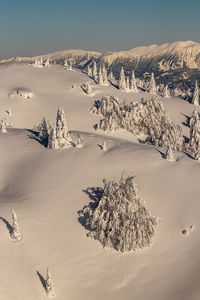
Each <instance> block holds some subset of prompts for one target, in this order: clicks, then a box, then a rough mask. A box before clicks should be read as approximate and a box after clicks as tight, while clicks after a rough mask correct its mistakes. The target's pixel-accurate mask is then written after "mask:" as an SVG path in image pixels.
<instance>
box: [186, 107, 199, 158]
mask: <svg viewBox="0 0 200 300" xmlns="http://www.w3.org/2000/svg"><path fill="white" fill-rule="evenodd" d="M194 114H195V112H194ZM199 143H200V120H199V116H197V117H196V118H195V117H193V120H192V121H191V126H190V141H189V149H190V151H191V152H192V153H196V151H197V150H198V146H199Z"/></svg>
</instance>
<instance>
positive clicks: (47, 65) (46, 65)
mask: <svg viewBox="0 0 200 300" xmlns="http://www.w3.org/2000/svg"><path fill="white" fill-rule="evenodd" d="M44 65H45V67H50V61H49V58H47V60H46V61H45V63H44Z"/></svg>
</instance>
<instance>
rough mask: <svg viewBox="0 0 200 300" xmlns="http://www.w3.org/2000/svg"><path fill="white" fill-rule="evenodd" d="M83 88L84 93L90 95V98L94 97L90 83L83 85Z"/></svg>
mask: <svg viewBox="0 0 200 300" xmlns="http://www.w3.org/2000/svg"><path fill="white" fill-rule="evenodd" d="M81 88H82V90H83V92H84V93H85V94H86V95H88V96H90V97H91V96H93V92H92V88H91V85H90V83H89V82H86V83H85V84H82V85H81Z"/></svg>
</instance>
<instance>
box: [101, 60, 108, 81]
mask: <svg viewBox="0 0 200 300" xmlns="http://www.w3.org/2000/svg"><path fill="white" fill-rule="evenodd" d="M102 76H103V84H104V85H108V76H107V70H106V67H105V65H104V64H103V66H102Z"/></svg>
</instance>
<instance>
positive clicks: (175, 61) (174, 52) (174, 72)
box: [0, 41, 200, 88]
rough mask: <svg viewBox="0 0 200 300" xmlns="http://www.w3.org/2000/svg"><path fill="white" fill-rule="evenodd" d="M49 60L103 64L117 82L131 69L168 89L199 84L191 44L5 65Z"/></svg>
mask: <svg viewBox="0 0 200 300" xmlns="http://www.w3.org/2000/svg"><path fill="white" fill-rule="evenodd" d="M40 57H43V58H44V59H46V58H50V60H51V61H55V62H56V63H63V62H64V60H65V59H66V58H67V59H69V60H71V61H72V62H73V64H74V65H75V66H76V67H78V68H81V69H86V67H87V65H88V64H89V65H92V63H93V61H94V60H96V61H97V65H101V64H103V63H104V64H105V65H106V66H107V68H108V69H109V71H112V72H113V74H114V76H115V77H116V78H119V73H120V69H121V67H122V66H123V67H124V70H125V73H126V75H129V74H130V73H131V71H132V70H133V69H134V70H135V74H136V77H139V78H145V77H147V76H149V74H150V73H151V72H154V74H155V79H156V81H157V82H158V83H168V84H169V85H171V87H174V86H180V87H186V88H187V87H193V86H194V81H195V80H199V81H200V44H199V43H196V42H192V41H186V42H174V43H166V44H163V45H151V46H147V47H137V48H133V49H131V50H128V51H119V52H109V53H105V54H102V53H100V52H92V51H83V50H66V51H58V52H55V53H52V54H46V55H41V56H36V57H16V58H11V59H8V60H2V61H0V63H5V62H13V61H14V62H19V61H21V62H32V61H34V60H35V59H36V58H40Z"/></svg>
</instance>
